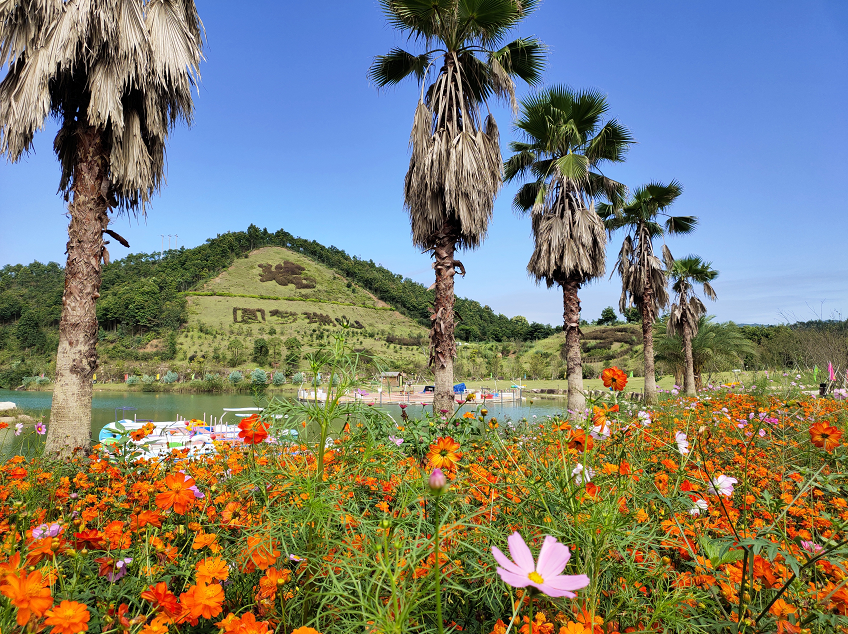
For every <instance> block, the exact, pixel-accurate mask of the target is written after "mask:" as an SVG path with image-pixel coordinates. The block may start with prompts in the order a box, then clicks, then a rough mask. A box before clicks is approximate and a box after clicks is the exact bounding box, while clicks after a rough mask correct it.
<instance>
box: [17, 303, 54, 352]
mask: <svg viewBox="0 0 848 634" xmlns="http://www.w3.org/2000/svg"><path fill="white" fill-rule="evenodd" d="M15 338H16V339H17V340H18V345H19V346H20V347H21V348H23V349H24V350H33V351H34V352H39V351H40V350H41V349H42V348H44V347H45V344H46V343H47V338H46V337H45V336H44V331H43V330H41V324H40V323H39V322H38V315H37V314H36V312H35V311H34V310H25V311H24V312H23V314H22V315H21V318H20V319H19V320H18V323H17V324H16V325H15Z"/></svg>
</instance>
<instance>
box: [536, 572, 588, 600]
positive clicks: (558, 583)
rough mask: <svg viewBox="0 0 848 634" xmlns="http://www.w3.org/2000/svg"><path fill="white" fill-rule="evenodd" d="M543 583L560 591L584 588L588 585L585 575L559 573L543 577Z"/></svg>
mask: <svg viewBox="0 0 848 634" xmlns="http://www.w3.org/2000/svg"><path fill="white" fill-rule="evenodd" d="M544 585H546V586H549V587H551V588H555V589H557V590H562V591H570V590H579V589H580V588H585V587H586V586H588V585H589V577H587V576H586V575H559V576H557V577H551V578H550V579H545V584H544ZM546 594H547V593H546ZM550 596H552V597H553V596H567V595H554V594H551V595H550Z"/></svg>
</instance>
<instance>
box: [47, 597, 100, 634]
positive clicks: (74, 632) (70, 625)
mask: <svg viewBox="0 0 848 634" xmlns="http://www.w3.org/2000/svg"><path fill="white" fill-rule="evenodd" d="M45 614H46V615H47V619H45V621H44V624H45V625H52V626H53V629H52V630H51V631H52V634H79V632H87V631H88V620H89V619H90V618H91V615H90V614H89V613H88V608H87V607H86V606H85V605H84V604H82V603H77V602H76V601H62V602H61V603H60V604H59V605H58V606H57V607H55V608H53V609H52V610H47V612H45Z"/></svg>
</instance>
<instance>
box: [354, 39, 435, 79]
mask: <svg viewBox="0 0 848 634" xmlns="http://www.w3.org/2000/svg"><path fill="white" fill-rule="evenodd" d="M430 58H431V54H430V53H422V54H421V55H417V56H416V55H412V54H411V53H408V52H406V51H404V50H403V49H400V48H393V49H392V50H391V51H390V52H389V54H388V55H378V56H377V57H376V58H374V63H373V64H372V65H371V70H369V71H368V78H369V79H370V80H371V81H373V82H374V83H375V84H377V85H378V86H380V87H381V88H382V87H383V86H389V85H392V84H397V83H399V82H401V81H403V80H404V79H406V78H407V77H409V76H410V75H413V74H414V75H415V77H416V78H417V79H418V81H419V82H420V81H422V80H423V79H424V73H425V72H426V70H427V66H428V65H429V64H430Z"/></svg>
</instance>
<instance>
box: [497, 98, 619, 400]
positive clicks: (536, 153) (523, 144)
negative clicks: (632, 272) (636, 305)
mask: <svg viewBox="0 0 848 634" xmlns="http://www.w3.org/2000/svg"><path fill="white" fill-rule="evenodd" d="M608 109H609V106H608V104H607V100H606V98H605V97H604V96H603V95H602V94H600V93H598V92H595V91H583V92H578V91H574V90H572V89H570V88H566V87H562V86H555V87H552V88H550V89H548V90H545V91H542V92H539V93H537V94H533V95H531V96H529V97H527V98H526V99H524V100H522V102H521V113H520V115H519V118H518V121H517V123H516V127H517V128H518V130H519V131H520V132H521V133H523V136H524V140H523V141H516V142H513V143H511V144H510V149H511V150H512V151H513V152H514V153H515V154H513V156H512V157H511V158H510V159H509V160H508V161H507V162H506V163H505V165H504V168H505V174H506V179H507V180H508V181H512V180H517V179H530V180H529V181H528V182H525V183H524V184H523V185H522V186H521V187H520V188H519V190H518V193H516V195H515V199H514V200H513V208H514V209H515V210H516V211H517V212H519V213H521V214H527V213H529V214H530V218H531V225H532V229H533V237H534V240H535V247H534V249H533V254H532V256H531V257H530V262H529V263H528V265H527V271H528V272H529V273H530V275H531V276H532V277H534V278H535V279H536V282H537V283H538V282H541V281H544V282H545V283H546V284H547V286H548V288H550V287H551V286H553V285H554V284H558V285H559V286H560V287H561V288H562V296H563V318H564V328H565V352H566V367H567V370H566V373H567V378H568V408H569V409H570V410H571V411H573V412H582V411H583V409H584V408H585V407H586V398H585V394H584V393H583V367H582V366H583V364H582V360H581V357H580V328H579V324H580V298H579V297H578V291H579V290H580V287H581V286H582V285H583V284H585V283H586V282H588V281H589V280H592V279H595V278H597V277H600V276H602V275H603V274H604V271H605V267H606V262H605V259H606V257H605V256H606V254H605V249H606V233H605V231H604V223H603V221H602V220H601V218H600V217H599V216H598V214H597V213H596V211H595V201H596V200H597V199H605V200H607V201H609V202H610V204H612V205H613V206H614V207H615V208H618V207H620V206H621V201H622V198H623V196H624V194H625V191H626V190H625V187H624V185H622V184H621V183H619V182H616V181H614V180H612V179H610V178H607V177H606V176H604V175H603V174H602V173H601V171H600V169H599V167H600V166H601V165H603V164H604V163H607V162H612V163H615V162H620V161H623V160H624V155H625V153H626V151H627V149H628V147H629V146H630V144H631V143H633V138H632V137H631V136H630V132H629V131H628V130H627V128H625V127H624V126H622V125H621V124H620V123H618V122H617V121H616V120H615V119H612V120H609V121H606V122H604V115H605V114H606V112H607V110H608Z"/></svg>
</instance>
